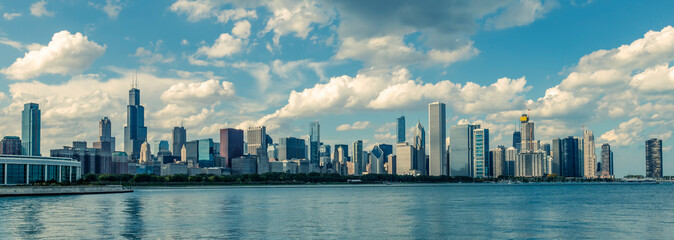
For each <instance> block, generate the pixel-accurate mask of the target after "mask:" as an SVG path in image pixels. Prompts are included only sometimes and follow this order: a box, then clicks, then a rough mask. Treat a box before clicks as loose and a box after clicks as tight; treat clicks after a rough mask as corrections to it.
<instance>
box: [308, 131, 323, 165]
mask: <svg viewBox="0 0 674 240" xmlns="http://www.w3.org/2000/svg"><path fill="white" fill-rule="evenodd" d="M309 127H310V128H311V132H310V133H309V151H310V158H309V160H310V161H311V163H312V164H316V165H318V163H319V162H320V147H321V125H319V124H318V121H316V122H311V123H310V124H309Z"/></svg>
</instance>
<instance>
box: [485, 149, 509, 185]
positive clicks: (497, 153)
mask: <svg viewBox="0 0 674 240" xmlns="http://www.w3.org/2000/svg"><path fill="white" fill-rule="evenodd" d="M489 152H490V155H491V162H492V176H493V177H494V178H498V177H499V176H507V175H508V174H507V173H508V169H507V164H506V148H505V147H504V146H498V147H496V148H494V149H492V150H490V151H489Z"/></svg>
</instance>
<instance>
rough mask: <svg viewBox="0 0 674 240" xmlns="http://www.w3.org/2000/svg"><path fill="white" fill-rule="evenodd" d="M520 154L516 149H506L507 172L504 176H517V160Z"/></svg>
mask: <svg viewBox="0 0 674 240" xmlns="http://www.w3.org/2000/svg"><path fill="white" fill-rule="evenodd" d="M518 152H519V151H517V149H516V148H514V147H509V148H506V157H505V161H506V166H505V167H506V172H505V173H504V174H503V175H506V176H515V160H516V159H517V153H518Z"/></svg>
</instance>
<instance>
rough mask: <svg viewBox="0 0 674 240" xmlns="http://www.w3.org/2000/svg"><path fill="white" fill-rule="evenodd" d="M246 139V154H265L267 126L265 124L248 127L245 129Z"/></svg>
mask: <svg viewBox="0 0 674 240" xmlns="http://www.w3.org/2000/svg"><path fill="white" fill-rule="evenodd" d="M246 140H247V141H246V142H247V143H248V154H250V155H256V156H264V157H266V156H267V128H266V127H265V126H261V127H249V128H248V131H246ZM258 149H259V151H258Z"/></svg>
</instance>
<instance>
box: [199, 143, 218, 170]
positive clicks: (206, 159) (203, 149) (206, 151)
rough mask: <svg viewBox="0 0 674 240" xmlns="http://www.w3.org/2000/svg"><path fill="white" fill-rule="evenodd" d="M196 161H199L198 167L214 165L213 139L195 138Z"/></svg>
mask: <svg viewBox="0 0 674 240" xmlns="http://www.w3.org/2000/svg"><path fill="white" fill-rule="evenodd" d="M197 151H198V153H197V159H198V160H197V161H198V162H199V167H202V168H207V167H215V152H216V150H215V143H214V142H213V139H211V138H207V139H200V140H197Z"/></svg>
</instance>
